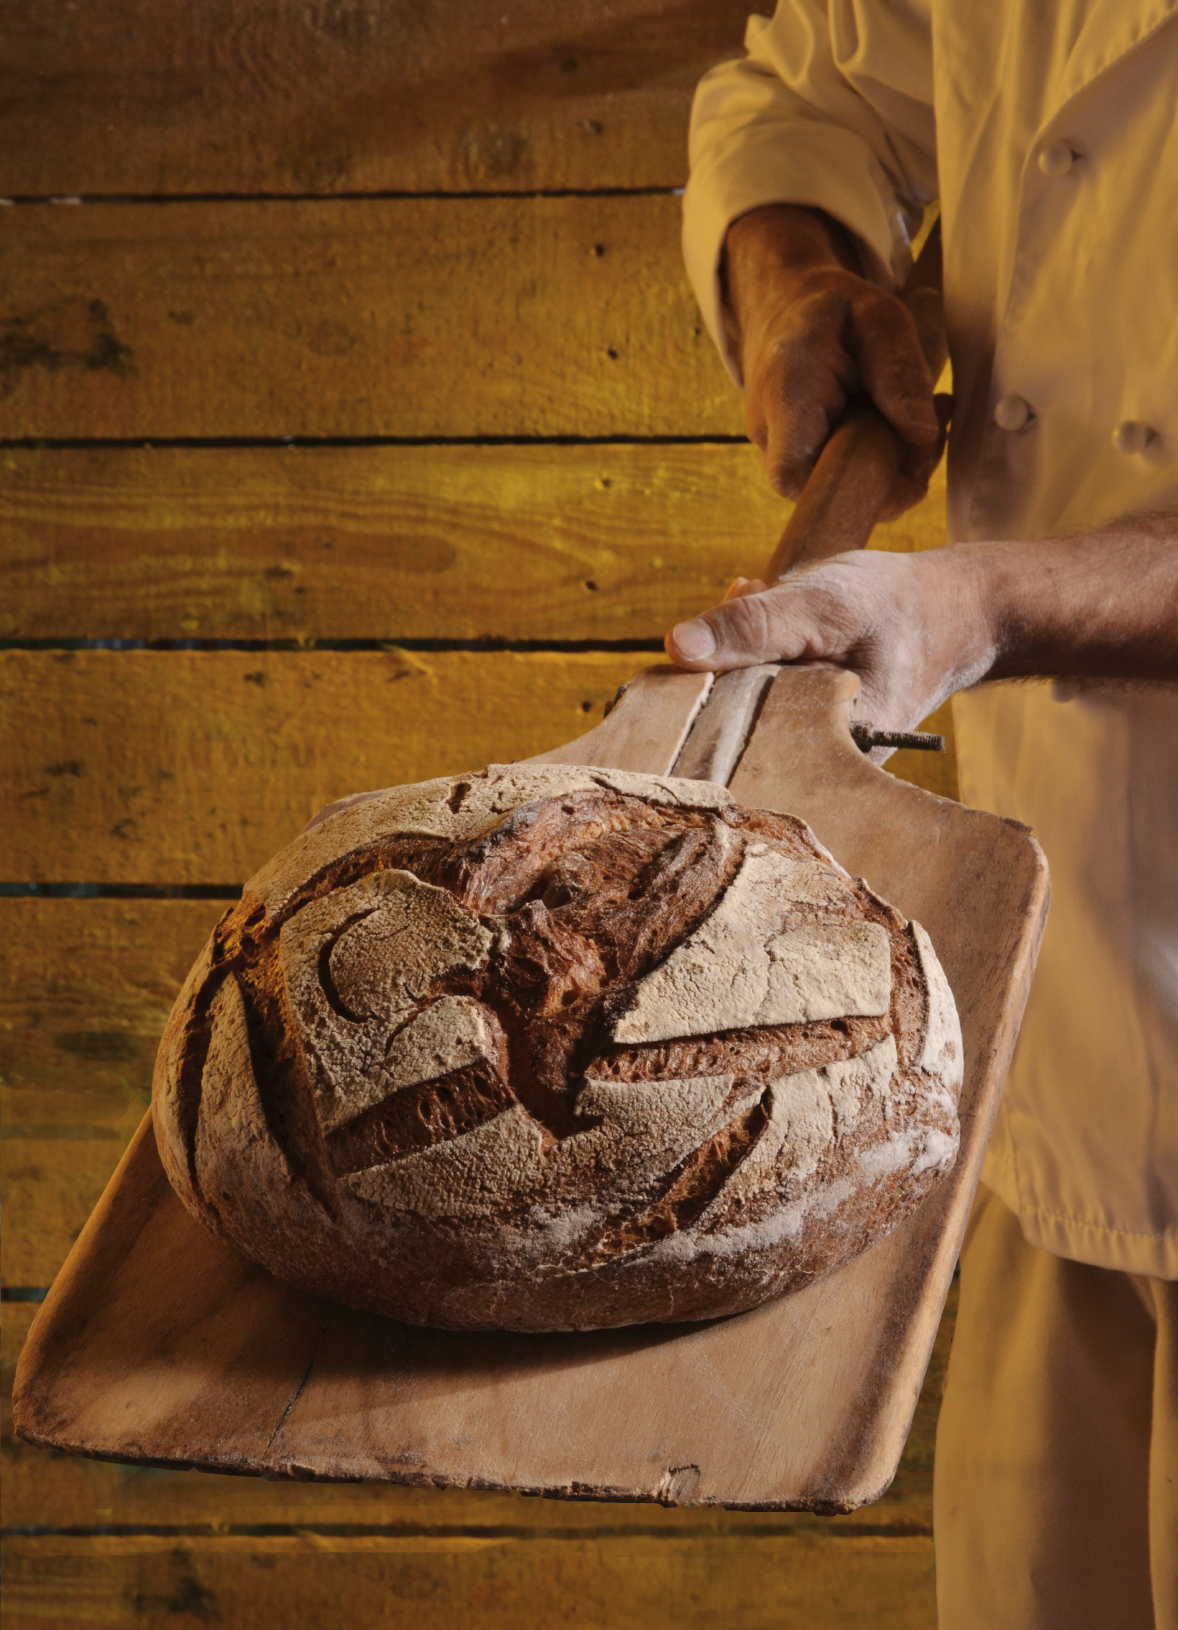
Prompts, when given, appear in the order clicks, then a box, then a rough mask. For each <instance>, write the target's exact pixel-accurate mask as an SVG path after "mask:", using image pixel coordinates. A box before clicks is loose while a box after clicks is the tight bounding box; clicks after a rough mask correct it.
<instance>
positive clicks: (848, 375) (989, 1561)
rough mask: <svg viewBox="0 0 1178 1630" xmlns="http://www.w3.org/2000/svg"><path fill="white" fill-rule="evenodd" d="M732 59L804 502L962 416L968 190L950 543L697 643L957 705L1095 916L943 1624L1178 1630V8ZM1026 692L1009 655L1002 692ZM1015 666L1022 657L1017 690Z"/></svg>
mask: <svg viewBox="0 0 1178 1630" xmlns="http://www.w3.org/2000/svg"><path fill="white" fill-rule="evenodd" d="M746 45H747V50H748V54H747V56H746V57H745V59H744V60H742V61H739V62H733V63H727V64H724V65H723V66H722V67H719V68H717V69H715V70H714V71H713V72H712V73H710V74H708V76H707V77H706V78H705V79H704V80H703V82H702V83H701V85H700V87H699V90H698V93H697V96H696V102H695V108H694V113H693V118H692V127H691V180H690V183H689V185H688V188H687V193H686V197H685V200H684V246H685V251H686V258H687V265H688V269H689V272H690V275H691V278H692V281H693V284H694V286H695V289H696V293H697V296H698V299H699V302H700V305H701V307H702V310H703V313H704V316H705V319H706V321H707V323H708V325H709V327H710V329H711V332H712V335H713V337H714V339H715V341H716V343H717V345H718V346H719V348H720V351H721V353H722V355H723V357H724V359H725V361H726V363H727V365H728V368H729V370H730V372H731V373H732V375H733V377H734V379H736V381H737V382H738V383H740V384H743V386H744V389H745V393H746V400H747V422H748V432H749V435H750V437H751V439H752V440H753V441H755V442H756V443H757V445H758V446H759V447H760V448H761V450H762V452H763V454H764V458H765V465H766V469H767V472H768V475H769V478H770V480H771V481H772V483H773V485H774V486H775V487H776V488H777V490H778V491H779V492H780V493H782V494H783V495H786V496H790V497H796V496H797V494H798V493H799V491H800V490H801V487H802V485H803V484H804V481H805V478H806V475H807V474H808V472H809V470H810V469H811V468H812V467H813V464H814V461H815V459H816V456H817V454H818V452H819V450H820V448H821V446H822V444H823V442H824V440H825V438H826V436H827V434H828V431H829V427H830V425H831V423H832V422H833V421H834V420H835V419H836V418H837V416H838V414H839V413H840V411H841V410H842V408H843V406H844V404H845V402H846V400H847V398H848V395H849V394H850V393H851V392H853V391H856V390H865V391H867V392H868V393H869V394H870V396H871V397H872V398H873V400H874V401H875V403H876V405H877V406H878V407H879V408H880V409H881V411H882V412H883V413H884V414H885V415H886V416H887V418H888V419H889V420H890V421H891V423H892V424H893V425H894V427H895V428H896V429H897V430H898V431H899V432H900V433H901V435H902V436H903V437H904V438H905V439H906V440H907V441H908V442H909V443H910V444H911V446H912V453H911V455H910V456H909V458H908V460H907V462H906V465H905V468H904V470H903V471H902V473H901V475H900V476H899V477H898V478H897V482H896V486H895V489H894V491H893V493H892V499H891V508H892V512H893V513H899V512H900V511H901V510H902V509H904V508H905V507H907V506H908V505H909V504H911V503H913V502H915V501H916V500H917V499H918V498H919V496H920V495H921V493H922V491H923V490H924V485H925V483H926V481H927V477H928V473H929V469H930V467H931V466H932V465H933V463H934V462H935V458H936V456H937V454H938V453H939V439H940V427H941V421H942V419H943V417H944V414H943V413H942V412H940V411H939V410H938V404H937V403H936V402H935V401H934V395H933V380H932V379H931V377H930V376H929V372H928V369H927V367H926V366H925V363H924V360H923V358H922V356H921V354H920V351H919V348H918V345H917V341H916V335H915V329H914V327H913V324H912V322H911V319H910V318H909V317H908V315H907V312H906V311H905V309H904V307H903V306H902V305H901V304H900V302H899V301H898V300H897V299H896V298H895V295H894V293H893V291H894V290H895V288H896V287H897V286H898V284H900V283H901V282H902V281H903V278H904V276H905V275H906V272H907V270H908V268H909V265H910V240H911V237H912V235H913V233H914V231H915V229H916V226H917V224H918V223H919V221H920V219H921V215H922V210H923V209H924V207H925V206H926V205H928V204H929V203H931V202H932V201H934V200H937V199H939V202H940V211H941V220H942V223H943V233H944V292H945V310H946V318H947V323H948V333H949V344H950V354H951V359H952V365H953V382H954V397H953V407H952V430H951V433H950V435H949V454H948V460H949V463H948V469H949V536H950V546H949V547H946V548H944V549H939V550H934V551H929V552H927V553H923V554H916V555H895V554H887V553H883V552H872V553H859V554H845V555H841V556H838V557H836V558H835V559H833V560H830V561H828V562H824V563H821V564H818V565H815V566H811V567H808V568H805V569H802V570H799V571H796V572H794V573H792V574H790V575H789V576H787V577H786V578H785V580H784V581H783V582H781V583H780V584H774V585H770V586H768V587H766V586H765V585H764V584H761V583H746V582H743V581H739V582H738V583H737V584H736V585H734V589H733V591H730V597H729V598H728V599H727V600H726V601H725V603H723V604H722V605H720V606H718V607H716V608H715V609H714V610H712V611H709V612H707V613H706V614H705V615H703V616H700V617H697V618H694V619H692V620H691V621H688V622H685V623H680V624H679V625H678V627H676V628H675V629H674V630H673V631H672V633H671V634H670V635H669V637H668V650H669V652H670V654H671V656H672V657H673V659H674V660H675V661H676V662H678V663H680V664H681V665H682V666H684V667H688V668H699V669H705V668H707V669H726V668H733V667H741V666H745V665H748V664H752V663H760V662H766V661H779V660H784V661H799V660H800V661H807V660H823V661H827V662H833V663H836V664H839V665H841V666H844V667H848V668H851V669H853V670H854V671H855V672H856V673H857V674H858V675H859V677H860V680H861V681H862V699H863V713H864V715H865V716H866V717H868V718H870V719H872V720H873V721H874V723H875V724H877V725H879V726H883V727H886V728H891V729H903V728H911V727H912V726H913V725H915V724H916V723H917V722H918V721H919V720H920V719H922V718H924V717H925V715H926V714H928V713H929V712H930V711H931V710H932V709H933V708H934V707H935V706H936V705H937V704H938V703H940V702H941V701H943V700H944V699H945V698H946V697H948V696H950V695H953V694H954V693H959V694H958V697H957V702H956V704H955V720H956V728H957V742H958V752H959V757H960V773H961V787H962V794H963V797H964V798H965V800H966V801H967V802H969V803H971V804H976V805H979V806H981V807H983V808H986V809H991V810H996V811H997V812H999V813H1000V814H1004V815H1009V816H1013V817H1015V818H1017V819H1019V820H1022V821H1026V822H1028V823H1029V824H1030V825H1031V826H1032V827H1033V828H1034V830H1035V832H1036V834H1037V835H1038V837H1039V839H1040V841H1041V842H1042V843H1043V845H1044V847H1045V849H1046V851H1047V855H1048V858H1049V860H1050V863H1051V867H1052V873H1053V881H1054V904H1053V908H1052V914H1051V917H1050V921H1049V924H1048V928H1047V933H1046V938H1045V941H1044V945H1043V950H1042V955H1041V957H1040V961H1039V969H1038V973H1037V976H1036V980H1035V984H1034V988H1033V990H1032V993H1031V998H1030V1004H1029V1007H1028V1010H1027V1015H1026V1020H1025V1023H1024V1025H1023V1031H1022V1038H1021V1041H1020V1044H1019V1050H1018V1055H1017V1058H1016V1061H1015V1065H1014V1068H1013V1070H1012V1072H1011V1076H1010V1080H1009V1082H1008V1084H1007V1087H1006V1091H1005V1096H1004V1100H1003V1104H1002V1108H1001V1110H1000V1112H999V1117H998V1122H997V1126H996V1129H995V1134H994V1140H993V1143H992V1145H991V1150H990V1154H989V1156H988V1159H987V1163H986V1167H985V1170H984V1173H983V1187H982V1189H981V1190H980V1191H979V1199H978V1202H977V1206H976V1209H975V1211H974V1215H973V1218H972V1220H971V1224H970V1230H969V1234H968V1236H967V1240H966V1244H965V1248H964V1251H963V1254H962V1259H961V1302H960V1311H959V1314H958V1323H957V1333H956V1338H955V1342H954V1347H953V1353H952V1357H951V1360H950V1365H949V1375H948V1384H947V1388H946V1393H945V1399H944V1405H943V1408H942V1413H941V1420H940V1427H939V1431H938V1438H937V1468H936V1479H935V1492H934V1523H935V1533H936V1543H937V1553H936V1554H937V1581H938V1583H937V1588H938V1602H939V1610H940V1619H941V1625H942V1627H943V1630H973V1627H977V1630H1007V1627H1009V1630H1039V1627H1052V1630H1056V1627H1058V1630H1065V1627H1066V1630H1085V1627H1088V1626H1091V1627H1092V1630H1113V1627H1116V1630H1146V1627H1147V1626H1155V1625H1156V1626H1158V1627H1173V1626H1178V1284H1176V1280H1178V688H1175V681H1176V680H1178V12H1176V10H1175V8H1174V7H1173V6H1172V5H1165V4H1158V3H1154V0H1148V3H1147V0H1117V3H1116V4H1113V3H1111V0H989V3H987V4H985V5H971V4H966V3H965V0H828V3H826V4H824V3H823V0H781V4H780V5H779V6H778V9H777V12H776V14H775V16H774V17H773V19H772V20H771V21H770V20H766V19H764V18H760V17H753V18H752V19H751V21H750V23H749V29H748V35H747V40H746ZM995 681H1005V683H995ZM1012 681H1014V683H1012Z"/></svg>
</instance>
